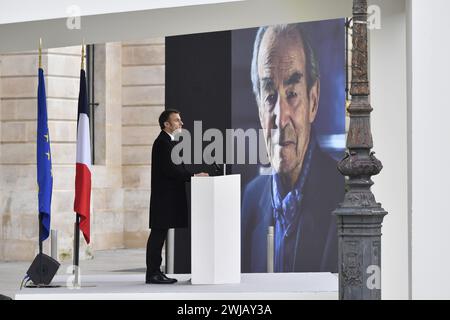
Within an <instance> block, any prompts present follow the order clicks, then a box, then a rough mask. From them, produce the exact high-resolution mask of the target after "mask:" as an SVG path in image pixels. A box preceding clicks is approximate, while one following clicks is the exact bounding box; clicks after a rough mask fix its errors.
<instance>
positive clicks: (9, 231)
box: [0, 38, 165, 261]
mask: <svg viewBox="0 0 450 320" xmlns="http://www.w3.org/2000/svg"><path fill="white" fill-rule="evenodd" d="M80 61H81V47H80V46H76V47H68V48H57V49H48V50H43V59H42V62H43V68H44V73H45V77H46V91H47V108H48V125H49V131H50V140H51V151H52V164H53V176H54V182H53V198H52V224H51V228H52V229H55V230H57V231H58V258H59V259H60V260H64V259H70V258H71V257H72V250H73V235H74V222H75V214H74V212H73V200H74V187H75V158H76V125H77V121H76V120H77V119H76V117H77V101H78V91H79V73H80ZM164 64H165V45H164V38H158V39H150V40H145V41H139V42H127V43H107V44H102V45H96V46H95V83H94V85H95V100H96V102H98V104H99V105H98V106H96V107H95V111H94V112H95V123H94V125H95V139H94V140H95V163H94V165H93V167H92V168H93V172H92V199H91V234H92V235H91V244H90V245H89V246H87V245H86V244H85V242H84V240H83V239H82V240H81V242H80V243H81V249H80V256H81V258H82V259H83V258H89V257H92V256H94V255H95V251H97V250H105V249H116V248H144V247H145V245H146V240H147V237H148V234H149V229H148V209H149V199H150V165H151V164H150V160H151V146H152V143H153V140H154V139H155V138H156V136H157V135H158V134H159V131H160V129H159V126H158V116H159V114H160V113H161V112H162V110H163V109H164V95H165V93H164V77H165V66H164ZM37 67H38V55H37V52H23V53H12V54H2V55H0V261H20V260H25V261H26V260H32V259H33V258H34V256H35V255H36V253H37V251H38V214H37V182H36V126H37V123H36V119H37V116H36V114H37V99H36V96H37ZM49 242H50V241H49V240H47V241H45V243H44V251H46V252H47V253H49V247H50V245H49Z"/></svg>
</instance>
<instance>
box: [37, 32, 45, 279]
mask: <svg viewBox="0 0 450 320" xmlns="http://www.w3.org/2000/svg"><path fill="white" fill-rule="evenodd" d="M41 68H42V38H39V69H41ZM43 218H44V217H43V214H42V213H40V212H39V215H38V219H39V284H42V283H43V281H42V271H43V270H42V253H43V252H42V251H43V250H42V233H43V231H42V229H43V221H42V220H43Z"/></svg>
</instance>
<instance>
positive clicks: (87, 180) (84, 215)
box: [74, 69, 91, 243]
mask: <svg viewBox="0 0 450 320" xmlns="http://www.w3.org/2000/svg"><path fill="white" fill-rule="evenodd" d="M88 110H89V109H88V101H87V95H86V73H85V71H84V70H83V69H81V75H80V95H79V97H78V131H77V167H76V176H75V204H74V210H75V212H76V213H77V214H79V215H80V230H81V231H82V232H83V236H84V239H85V240H86V242H87V243H89V242H90V238H91V234H90V205H91V139H90V130H89V112H88Z"/></svg>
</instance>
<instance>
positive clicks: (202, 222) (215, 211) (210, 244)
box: [191, 175, 241, 284]
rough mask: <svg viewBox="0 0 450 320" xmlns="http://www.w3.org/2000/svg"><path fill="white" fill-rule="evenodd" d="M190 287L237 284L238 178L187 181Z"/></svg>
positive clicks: (239, 259)
mask: <svg viewBox="0 0 450 320" xmlns="http://www.w3.org/2000/svg"><path fill="white" fill-rule="evenodd" d="M191 272H192V275H191V276H192V278H191V282H192V284H237V283H240V281H241V176H240V175H229V176H218V177H193V178H192V179H191Z"/></svg>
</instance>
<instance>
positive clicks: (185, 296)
mask: <svg viewBox="0 0 450 320" xmlns="http://www.w3.org/2000/svg"><path fill="white" fill-rule="evenodd" d="M170 277H174V278H176V279H178V282H177V283H176V284H172V285H155V284H145V283H144V278H145V276H144V274H117V275H86V276H83V275H82V276H81V286H82V287H81V288H80V289H70V288H68V287H67V285H66V283H67V280H68V279H69V276H57V277H55V278H54V281H53V283H52V284H53V285H61V286H62V287H59V288H23V289H22V290H20V291H18V292H17V293H16V295H15V299H16V300H337V299H338V276H337V275H336V274H331V273H271V274H242V275H241V283H240V284H224V285H192V284H191V283H190V279H191V275H186V274H185V275H170Z"/></svg>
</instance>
